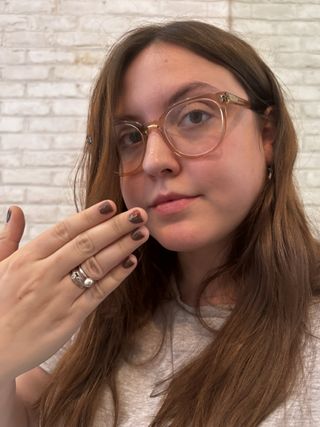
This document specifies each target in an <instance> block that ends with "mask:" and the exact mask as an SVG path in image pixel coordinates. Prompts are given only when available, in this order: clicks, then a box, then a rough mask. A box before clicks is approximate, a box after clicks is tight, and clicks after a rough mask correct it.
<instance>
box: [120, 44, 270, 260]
mask: <svg viewBox="0 0 320 427" xmlns="http://www.w3.org/2000/svg"><path fill="white" fill-rule="evenodd" d="M203 84H205V86H203ZM218 91H228V92H231V93H233V94H235V95H238V96H240V97H242V98H244V99H248V97H247V94H246V92H245V91H244V89H243V88H242V86H241V85H240V84H239V83H238V81H237V80H236V79H235V77H234V76H233V75H232V74H231V73H230V72H229V71H228V70H227V69H225V68H223V67H222V66H219V65H217V64H215V63H212V62H210V61H208V60H206V59H204V58H202V57H200V56H198V55H196V54H194V53H192V52H190V51H189V50H187V49H184V48H181V47H178V46H176V45H173V44H167V43H154V44H152V45H151V46H149V47H147V48H146V49H145V50H143V51H142V52H141V53H140V54H139V55H138V56H137V57H136V58H135V59H134V61H133V62H132V63H131V65H130V66H129V68H128V69H127V71H126V73H125V75H124V80H123V85H122V92H121V94H120V98H119V103H118V109H117V115H118V116H119V117H128V116H129V117H130V118H131V119H132V120H135V121H139V122H141V123H150V122H152V121H154V120H157V119H158V118H159V117H160V116H161V114H162V113H163V112H164V111H165V110H166V109H167V108H168V106H169V104H170V101H169V100H170V99H173V97H175V98H176V95H177V94H178V92H179V93H180V96H179V99H178V100H180V99H184V98H187V97H190V96H195V95H198V94H199V95H201V94H207V93H208V92H211V93H214V92H218ZM182 92H183V95H181V93H182ZM261 127H262V126H261V123H260V124H259V121H258V118H257V115H256V114H255V113H254V112H253V111H251V110H249V109H246V108H241V107H238V106H230V108H228V120H227V130H226V134H225V137H224V139H223V140H222V142H221V143H220V144H219V145H218V147H217V148H216V149H215V150H214V151H212V152H210V153H209V154H208V155H206V156H204V157H200V158H194V159H190V158H183V157H177V156H176V155H175V154H174V153H173V152H172V151H171V150H170V148H169V147H168V145H167V144H166V143H165V141H164V140H163V137H162V136H161V134H160V133H159V132H158V131H157V130H152V131H151V133H150V134H149V137H148V141H147V148H146V153H145V157H144V160H143V163H142V169H141V171H140V172H139V173H137V174H135V175H130V176H125V177H122V178H121V190H122V195H123V198H124V201H125V203H126V205H127V208H131V207H134V206H140V207H142V208H144V209H145V210H146V211H147V213H148V216H149V220H148V227H149V229H150V233H151V235H152V236H153V237H154V238H155V239H156V240H157V241H158V242H159V243H160V244H161V245H162V246H164V247H165V248H167V249H169V250H173V251H178V252H192V251H196V250H200V249H201V250H202V249H206V248H207V249H208V250H217V249H219V247H221V246H222V245H223V246H224V245H225V244H226V242H228V239H230V237H231V234H232V232H233V231H234V230H235V228H236V227H237V226H238V225H239V224H240V222H241V221H242V220H243V219H244V218H245V216H246V215H247V213H248V211H249V210H250V208H251V206H252V205H253V203H254V201H255V200H256V198H257V196H258V194H259V193H260V192H261V189H262V187H263V185H264V183H265V180H266V158H268V156H269V155H270V152H271V144H272V141H270V140H269V139H268V138H267V136H263V135H264V132H262V129H261ZM268 160H269V159H268Z"/></svg>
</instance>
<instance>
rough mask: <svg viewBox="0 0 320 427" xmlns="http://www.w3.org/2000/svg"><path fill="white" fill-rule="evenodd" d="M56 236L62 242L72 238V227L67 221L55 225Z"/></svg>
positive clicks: (54, 232)
mask: <svg viewBox="0 0 320 427" xmlns="http://www.w3.org/2000/svg"><path fill="white" fill-rule="evenodd" d="M53 234H54V236H55V237H56V238H57V239H58V240H59V241H62V242H67V241H69V240H70V236H71V233H70V227H69V225H68V223H67V221H61V222H59V223H58V224H56V225H55V226H54V227H53Z"/></svg>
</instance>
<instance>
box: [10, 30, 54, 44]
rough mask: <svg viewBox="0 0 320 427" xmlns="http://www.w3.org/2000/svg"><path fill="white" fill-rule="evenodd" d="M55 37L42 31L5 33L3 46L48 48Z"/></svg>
mask: <svg viewBox="0 0 320 427" xmlns="http://www.w3.org/2000/svg"><path fill="white" fill-rule="evenodd" d="M52 38H53V35H52V34H50V33H49V32H40V31H12V32H9V33H4V35H3V46H5V47H9V46H12V47H15V46H18V47H20V48H21V47H26V48H27V47H32V48H35V47H37V48H38V47H46V46H50V45H51V43H52Z"/></svg>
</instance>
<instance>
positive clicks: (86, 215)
mask: <svg viewBox="0 0 320 427" xmlns="http://www.w3.org/2000/svg"><path fill="white" fill-rule="evenodd" d="M116 210H117V208H116V205H115V203H114V202H113V201H111V200H104V201H102V202H99V203H97V204H95V205H93V206H91V207H89V208H88V209H85V210H83V211H81V212H79V213H77V214H74V215H71V216H70V217H68V218H66V219H65V220H63V221H61V222H59V223H58V224H56V225H54V226H53V227H52V228H49V229H48V230H47V231H45V232H43V233H42V234H40V235H39V236H38V237H37V238H35V239H34V240H33V241H32V242H30V243H28V245H26V246H25V249H28V250H29V251H31V252H32V254H33V256H34V257H35V258H38V259H41V258H46V257H48V256H49V255H51V254H52V253H54V252H55V251H56V250H58V249H59V248H61V247H62V246H64V245H65V244H66V243H68V242H70V241H71V240H72V239H74V238H75V237H76V236H77V235H78V234H80V233H82V232H83V231H86V230H88V229H90V228H92V227H94V226H96V225H98V224H100V223H102V222H103V221H105V220H107V219H109V218H111V217H112V216H113V215H114V214H115V213H116Z"/></svg>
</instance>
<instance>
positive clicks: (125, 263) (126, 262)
mask: <svg viewBox="0 0 320 427" xmlns="http://www.w3.org/2000/svg"><path fill="white" fill-rule="evenodd" d="M133 265H134V262H133V261H132V259H131V258H130V257H129V256H128V258H126V259H125V260H124V261H122V267H124V268H130V267H132V266H133Z"/></svg>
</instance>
